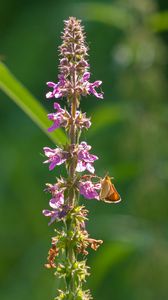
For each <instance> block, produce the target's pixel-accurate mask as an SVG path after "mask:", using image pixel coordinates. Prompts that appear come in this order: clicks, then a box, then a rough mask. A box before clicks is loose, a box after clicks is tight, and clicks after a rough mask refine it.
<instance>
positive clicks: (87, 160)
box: [76, 142, 98, 173]
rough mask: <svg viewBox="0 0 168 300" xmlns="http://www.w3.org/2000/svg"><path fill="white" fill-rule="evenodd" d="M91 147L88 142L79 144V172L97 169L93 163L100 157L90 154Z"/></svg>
mask: <svg viewBox="0 0 168 300" xmlns="http://www.w3.org/2000/svg"><path fill="white" fill-rule="evenodd" d="M90 149H91V146H90V145H87V143H86V142H81V144H80V145H79V146H78V162H77V166H76V171H77V172H83V171H85V170H88V171H89V172H90V173H94V171H95V169H94V167H93V163H94V161H95V160H97V159H98V157H97V156H96V155H93V154H90V153H89V150H90Z"/></svg>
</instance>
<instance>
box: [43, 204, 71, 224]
mask: <svg viewBox="0 0 168 300" xmlns="http://www.w3.org/2000/svg"><path fill="white" fill-rule="evenodd" d="M68 211H69V207H68V206H67V205H64V206H62V207H61V208H58V209H54V210H48V209H44V210H43V211H42V213H43V215H44V216H46V217H51V220H50V222H49V223H48V225H51V224H52V223H53V222H54V221H55V220H57V221H59V220H61V219H62V218H64V217H65V216H66V215H67V213H68Z"/></svg>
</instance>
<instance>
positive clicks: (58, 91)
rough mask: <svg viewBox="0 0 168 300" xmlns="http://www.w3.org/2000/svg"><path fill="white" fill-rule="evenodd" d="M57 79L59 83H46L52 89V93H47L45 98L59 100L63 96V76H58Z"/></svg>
mask: <svg viewBox="0 0 168 300" xmlns="http://www.w3.org/2000/svg"><path fill="white" fill-rule="evenodd" d="M58 78H59V81H58V83H55V82H52V81H49V82H47V85H48V86H49V87H51V88H53V91H52V92H48V93H47V94H46V98H47V99H48V98H54V97H55V98H60V97H63V96H64V94H63V91H64V88H65V85H66V80H65V77H64V75H63V74H60V75H59V76H58Z"/></svg>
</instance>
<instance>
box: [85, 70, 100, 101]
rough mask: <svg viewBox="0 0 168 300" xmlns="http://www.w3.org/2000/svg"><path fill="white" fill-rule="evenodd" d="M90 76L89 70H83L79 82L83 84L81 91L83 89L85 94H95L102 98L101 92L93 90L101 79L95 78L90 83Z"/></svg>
mask: <svg viewBox="0 0 168 300" xmlns="http://www.w3.org/2000/svg"><path fill="white" fill-rule="evenodd" d="M89 78H90V73H89V72H85V73H84V75H83V77H82V80H81V83H82V85H83V91H84V95H85V93H86V94H89V95H90V94H93V95H94V96H96V97H97V98H100V99H103V93H97V91H96V90H95V87H99V86H100V85H101V84H102V81H101V80H97V81H95V82H93V83H90V82H89V81H88V80H89Z"/></svg>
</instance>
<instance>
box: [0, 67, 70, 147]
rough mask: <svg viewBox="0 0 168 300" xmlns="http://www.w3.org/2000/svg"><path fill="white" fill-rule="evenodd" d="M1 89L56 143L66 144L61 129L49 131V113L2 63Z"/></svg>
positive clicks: (0, 71)
mask: <svg viewBox="0 0 168 300" xmlns="http://www.w3.org/2000/svg"><path fill="white" fill-rule="evenodd" d="M0 88H1V90H2V91H3V92H4V93H5V94H7V95H8V96H9V98H10V99H11V100H13V101H14V102H15V103H16V104H17V105H18V106H19V107H20V108H21V109H22V110H23V111H24V112H25V113H26V114H27V115H28V116H29V117H30V119H32V121H33V122H34V123H35V124H36V125H38V126H39V128H40V129H41V130H43V132H44V133H45V134H46V135H48V136H49V138H50V139H51V140H52V141H53V142H54V143H57V144H63V143H65V142H66V140H67V138H66V135H65V134H64V132H63V131H62V130H61V129H57V130H56V131H55V132H51V133H49V132H48V131H47V128H48V127H50V126H51V122H50V121H49V120H48V119H47V111H46V110H45V108H44V107H43V106H42V105H41V104H40V103H39V101H38V100H36V98H35V97H34V96H33V95H32V94H31V93H30V92H29V91H28V90H27V89H26V88H25V87H24V86H23V85H22V84H21V83H20V82H19V81H18V80H17V79H16V78H15V77H14V75H13V74H12V73H11V72H10V71H9V69H8V68H7V67H6V66H5V65H4V64H3V63H0Z"/></svg>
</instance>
